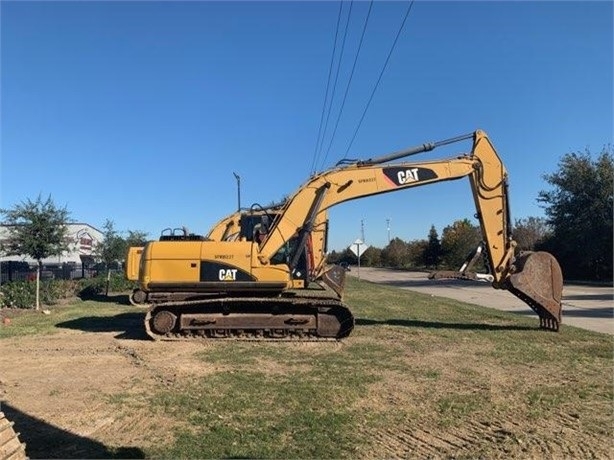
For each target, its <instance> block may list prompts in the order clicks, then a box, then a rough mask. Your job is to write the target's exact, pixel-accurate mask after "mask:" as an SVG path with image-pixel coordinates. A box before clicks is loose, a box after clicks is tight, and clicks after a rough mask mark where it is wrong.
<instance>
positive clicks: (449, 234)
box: [441, 219, 482, 269]
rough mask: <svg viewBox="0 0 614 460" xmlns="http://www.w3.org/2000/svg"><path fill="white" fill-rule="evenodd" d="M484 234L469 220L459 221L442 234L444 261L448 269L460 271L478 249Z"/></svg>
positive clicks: (445, 229)
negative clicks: (469, 256) (468, 257)
mask: <svg viewBox="0 0 614 460" xmlns="http://www.w3.org/2000/svg"><path fill="white" fill-rule="evenodd" d="M481 239H482V234H481V232H480V229H479V228H478V227H476V226H474V225H473V224H471V222H469V220H468V219H463V220H457V221H455V222H454V223H452V225H449V226H447V227H446V228H444V229H443V232H442V234H441V249H442V252H443V256H442V260H443V263H444V264H445V266H446V267H448V268H450V269H458V268H460V267H461V265H462V264H463V262H464V261H465V260H466V259H467V256H468V255H469V254H471V252H472V251H473V250H474V249H475V248H476V247H477V245H478V244H479V242H480V240H481Z"/></svg>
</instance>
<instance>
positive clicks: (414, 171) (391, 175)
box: [383, 166, 437, 187]
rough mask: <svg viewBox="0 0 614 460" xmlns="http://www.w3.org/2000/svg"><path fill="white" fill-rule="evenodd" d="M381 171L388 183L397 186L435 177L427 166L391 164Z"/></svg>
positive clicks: (409, 184) (433, 172)
mask: <svg viewBox="0 0 614 460" xmlns="http://www.w3.org/2000/svg"><path fill="white" fill-rule="evenodd" d="M383 172H384V176H386V179H388V181H390V185H394V186H397V187H402V186H411V185H413V184H416V183H417V182H425V181H428V180H433V179H437V174H435V171H433V170H432V169H428V168H411V167H403V166H391V167H389V168H384V170H383Z"/></svg>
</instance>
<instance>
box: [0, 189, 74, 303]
mask: <svg viewBox="0 0 614 460" xmlns="http://www.w3.org/2000/svg"><path fill="white" fill-rule="evenodd" d="M0 213H1V214H3V215H4V216H5V221H4V223H5V224H6V225H7V228H8V239H7V240H6V241H5V242H3V244H2V251H3V252H5V253H6V254H7V255H24V254H25V255H29V256H30V257H32V258H33V259H35V260H36V262H37V264H36V310H39V309H40V274H41V268H42V266H43V262H42V261H43V259H46V258H47V257H52V256H59V255H61V254H62V253H63V252H65V251H67V250H68V249H69V240H68V227H67V226H66V223H67V222H68V219H69V215H70V213H69V212H68V211H67V210H66V207H64V208H59V207H57V206H56V205H55V203H54V202H53V200H52V199H51V195H49V197H48V198H47V199H46V200H45V201H43V200H42V198H41V196H40V195H39V196H38V198H37V199H36V201H32V200H30V199H29V198H28V199H26V200H25V201H22V202H21V203H20V204H18V205H15V206H14V207H13V208H12V209H0Z"/></svg>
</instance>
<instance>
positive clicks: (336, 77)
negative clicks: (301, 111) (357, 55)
mask: <svg viewBox="0 0 614 460" xmlns="http://www.w3.org/2000/svg"><path fill="white" fill-rule="evenodd" d="M353 5H354V0H352V1H351V2H350V9H349V10H348V18H347V21H346V23H345V31H344V33H343V41H342V42H341V51H340V52H339V63H338V65H337V72H336V74H335V81H334V83H333V90H332V93H331V96H330V103H329V105H328V113H327V114H326V121H325V122H324V131H323V132H322V143H321V144H320V149H319V151H318V154H317V156H319V155H320V153H321V152H322V145H323V144H324V139H325V138H326V130H327V128H328V120H329V119H330V112H331V109H332V106H333V100H334V99H335V92H336V90H337V81H338V79H339V71H340V70H341V62H342V61H343V52H344V50H345V40H346V38H347V34H348V26H349V25H350V17H351V15H352V6H353ZM317 156H316V164H317V163H318V162H317Z"/></svg>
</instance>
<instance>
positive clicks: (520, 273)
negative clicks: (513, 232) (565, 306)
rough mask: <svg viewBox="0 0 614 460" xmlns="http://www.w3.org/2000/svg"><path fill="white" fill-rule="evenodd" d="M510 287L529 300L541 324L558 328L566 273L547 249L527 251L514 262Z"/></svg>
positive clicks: (545, 326) (512, 291) (516, 293)
mask: <svg viewBox="0 0 614 460" xmlns="http://www.w3.org/2000/svg"><path fill="white" fill-rule="evenodd" d="M514 268H515V270H514V272H513V274H512V275H510V277H509V279H508V281H507V289H508V290H509V291H510V292H511V293H512V294H514V295H515V296H516V297H518V298H520V299H521V300H522V301H524V302H525V303H527V304H528V305H529V306H530V307H531V308H532V309H533V310H534V311H535V313H537V315H538V316H539V318H540V324H539V325H540V327H541V328H542V329H547V330H551V331H558V330H559V325H560V323H561V298H562V295H563V274H562V272H561V267H560V266H559V263H558V262H557V261H556V259H555V258H554V257H553V256H552V255H551V254H549V253H547V252H524V253H521V254H520V255H519V256H517V258H516V260H515V262H514Z"/></svg>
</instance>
